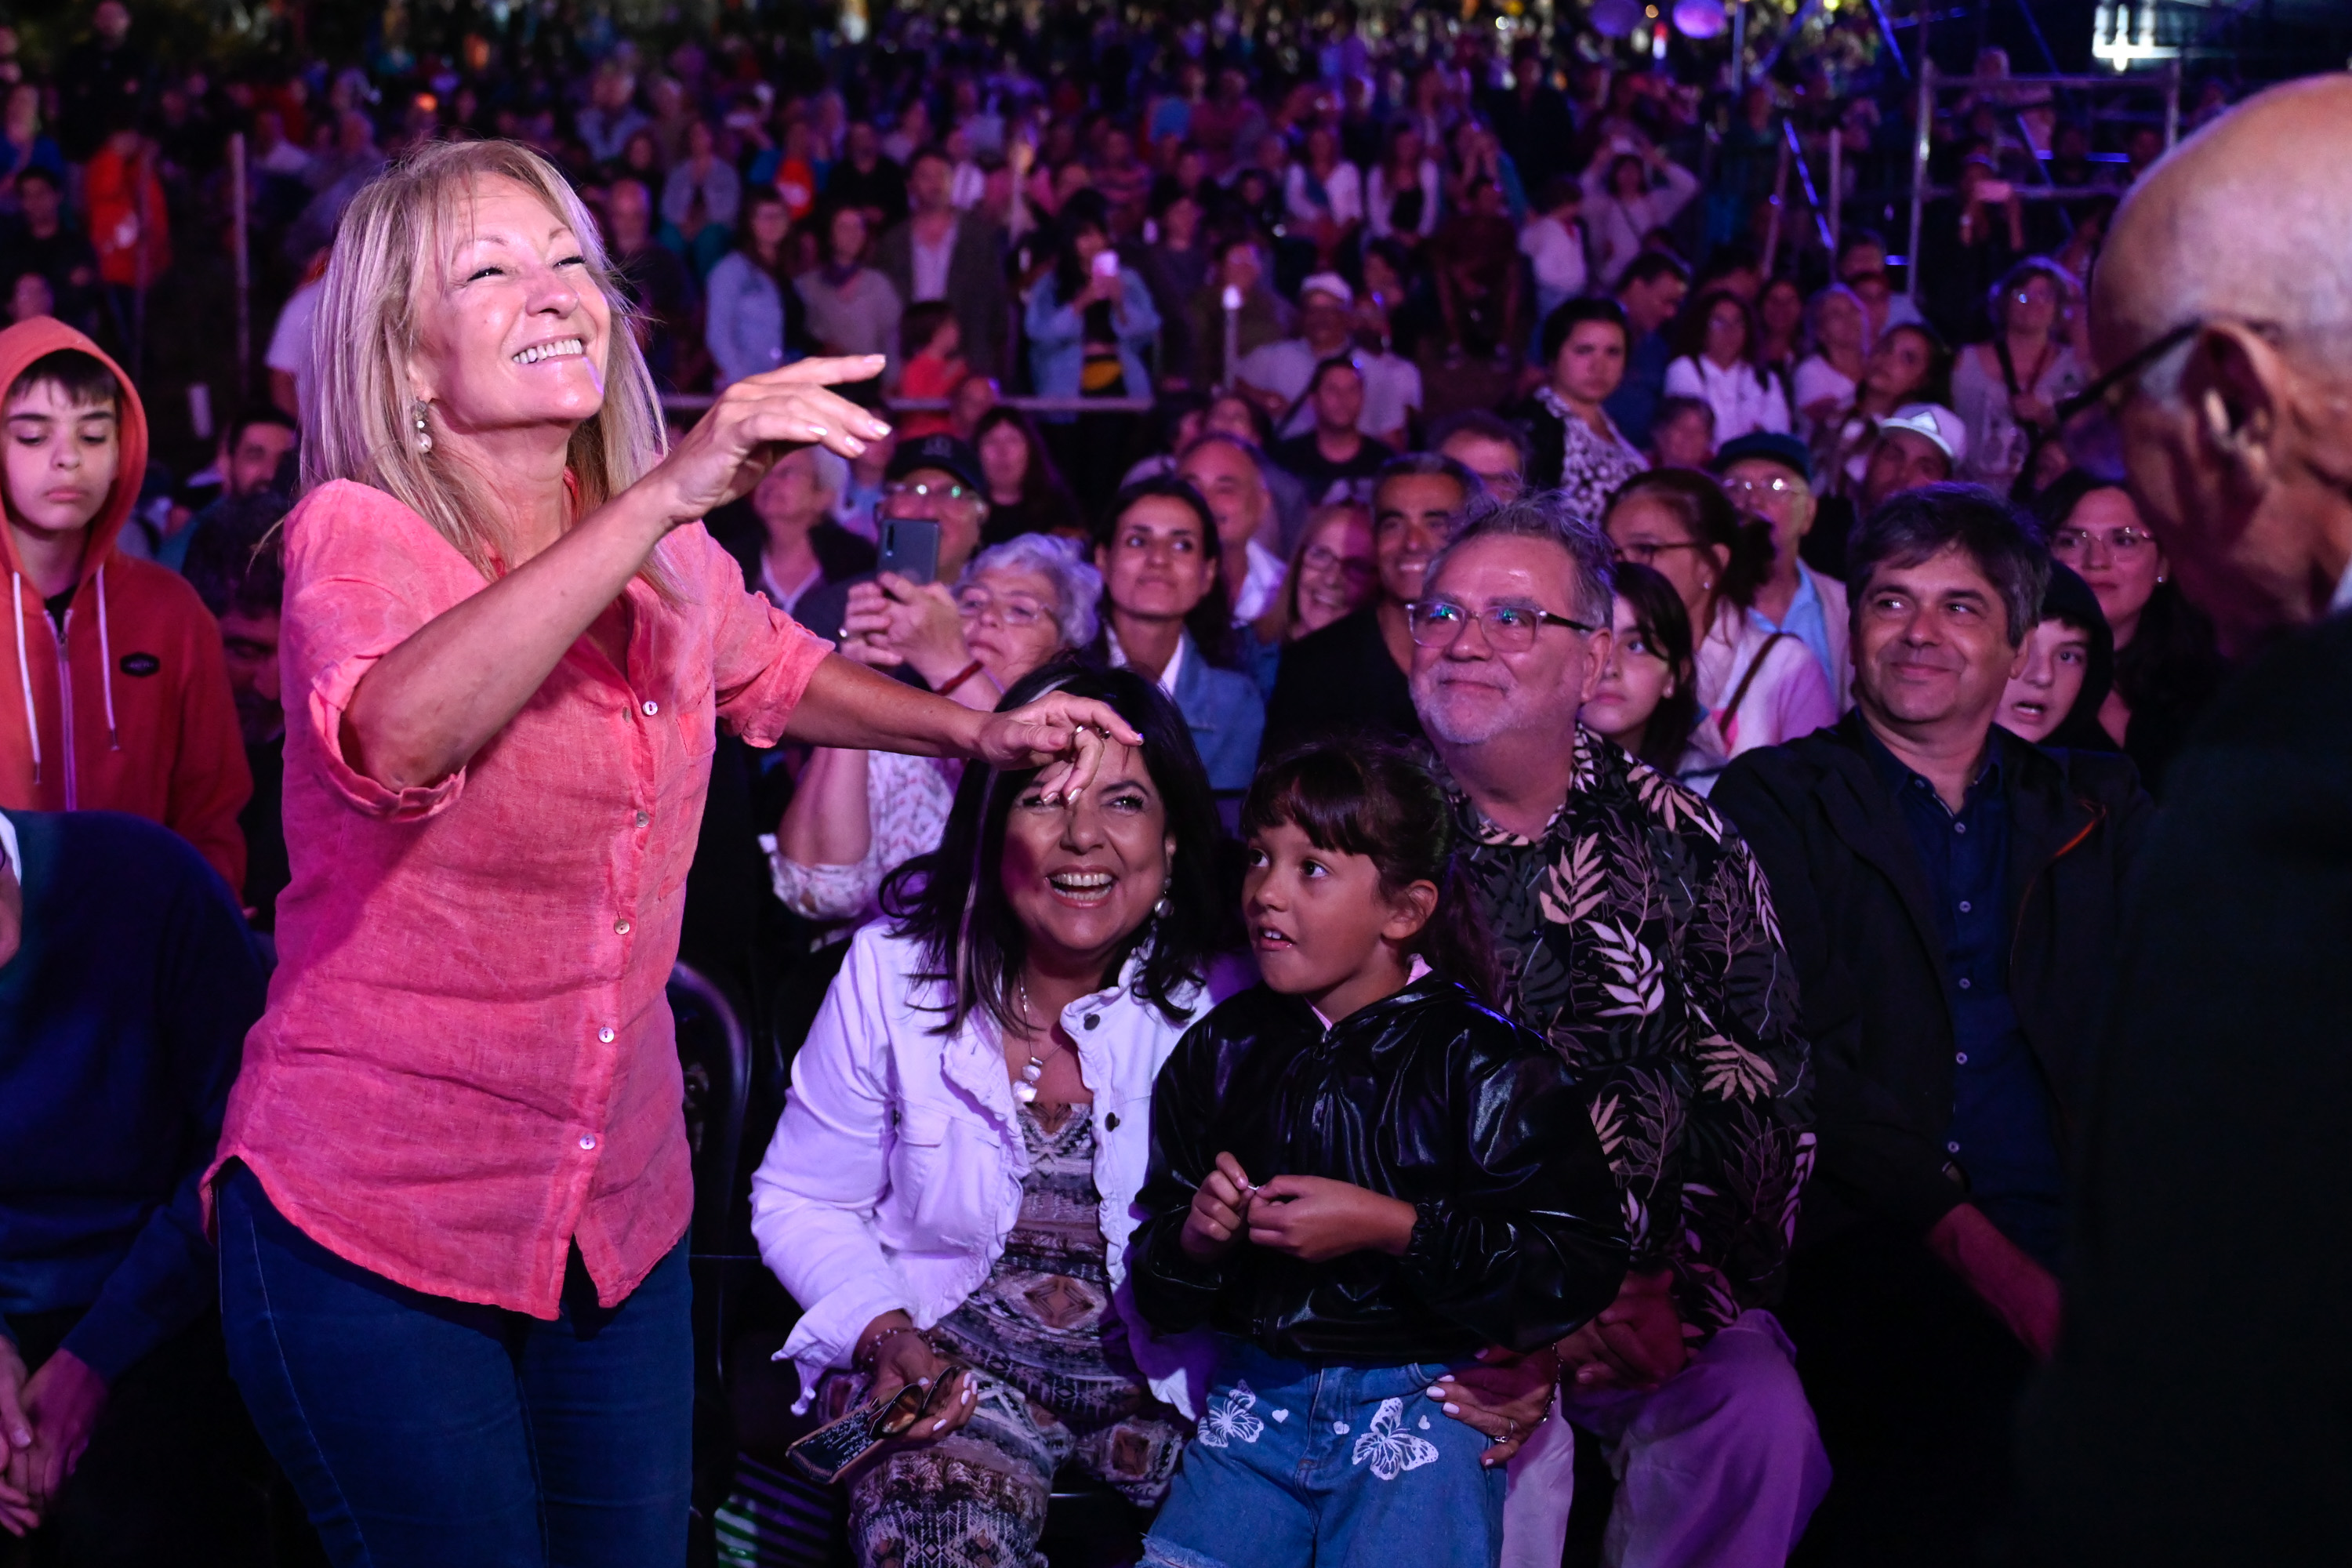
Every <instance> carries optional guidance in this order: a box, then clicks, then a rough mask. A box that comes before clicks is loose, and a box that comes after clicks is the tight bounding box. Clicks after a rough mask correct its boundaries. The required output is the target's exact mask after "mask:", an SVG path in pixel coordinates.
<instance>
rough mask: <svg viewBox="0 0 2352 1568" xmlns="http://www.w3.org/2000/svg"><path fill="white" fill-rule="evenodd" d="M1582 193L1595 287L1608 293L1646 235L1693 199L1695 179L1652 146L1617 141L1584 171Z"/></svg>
mask: <svg viewBox="0 0 2352 1568" xmlns="http://www.w3.org/2000/svg"><path fill="white" fill-rule="evenodd" d="M1653 175H1654V176H1655V177H1656V180H1657V182H1658V183H1657V184H1652V183H1651V180H1652V176H1653ZM1584 194H1585V197H1586V203H1585V221H1586V222H1587V223H1588V224H1590V225H1591V231H1592V249H1593V254H1594V256H1595V258H1597V262H1598V270H1599V272H1600V275H1601V287H1602V288H1604V289H1614V288H1615V287H1616V286H1617V279H1618V277H1619V275H1620V274H1622V272H1623V271H1624V270H1625V268H1626V266H1627V264H1628V263H1630V262H1631V261H1632V260H1633V258H1635V257H1637V256H1639V255H1641V254H1642V252H1643V250H1644V249H1645V248H1647V242H1648V237H1649V233H1650V231H1651V230H1652V229H1654V228H1664V226H1666V225H1668V224H1670V223H1672V222H1674V221H1675V215H1677V214H1678V213H1680V212H1681V211H1682V210H1683V208H1685V207H1686V206H1688V205H1690V203H1691V198H1692V197H1693V196H1696V195H1698V176H1697V175H1696V174H1692V173H1691V172H1690V171H1689V170H1688V169H1685V168H1684V167H1683V166H1682V165H1681V164H1680V163H1675V161H1674V160H1673V159H1671V158H1669V157H1667V156H1666V155H1665V154H1664V153H1663V152H1661V151H1659V150H1658V149H1657V148H1655V147H1652V148H1650V149H1649V150H1648V151H1647V152H1641V151H1637V150H1636V149H1635V148H1634V147H1633V143H1632V142H1627V141H1622V140H1621V141H1618V142H1612V143H1611V144H1610V145H1609V146H1607V147H1604V148H1602V149H1601V154H1600V156H1598V157H1596V158H1595V159H1593V161H1592V166H1591V168H1590V169H1588V170H1586V171H1585V174H1584Z"/></svg>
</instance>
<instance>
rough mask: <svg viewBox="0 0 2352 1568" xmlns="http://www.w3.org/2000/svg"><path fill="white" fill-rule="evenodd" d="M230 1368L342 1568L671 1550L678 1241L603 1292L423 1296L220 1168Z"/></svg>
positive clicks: (677, 1471) (686, 1335)
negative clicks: (624, 1284)
mask: <svg viewBox="0 0 2352 1568" xmlns="http://www.w3.org/2000/svg"><path fill="white" fill-rule="evenodd" d="M219 1215H220V1251H221V1315H222V1319H223V1321H224V1323H225V1325H226V1330H227V1336H228V1355H229V1367H230V1370H231V1371H232V1372H233V1373H235V1374H236V1382H237V1386H238V1388H239V1389H240V1390H241V1391H242V1392H243V1393H244V1394H245V1402H246V1405H247V1407H248V1408H249V1409H250V1410H251V1411H252V1413H253V1419H254V1423H255V1425H256V1426H258V1427H259V1428H260V1429H261V1434H262V1436H263V1437H264V1438H265V1439H266V1440H267V1441H268V1445H269V1450H270V1452H271V1453H272V1454H274V1455H275V1456H276V1457H277V1459H278V1463H279V1464H280V1465H281V1466H283V1467H284V1468H285V1469H286V1473H287V1475H288V1476H289V1478H291V1479H292V1480H293V1483H294V1487H295V1490H296V1491H297V1492H298V1493H299V1494H300V1496H301V1499H302V1502H303V1506H304V1508H305V1509H306V1510H308V1511H309V1513H310V1521H311V1522H312V1523H313V1524H315V1525H317V1526H318V1528H319V1533H320V1537H321V1538H322V1539H323V1540H324V1541H325V1542H326V1545H327V1550H328V1552H329V1553H330V1554H331V1556H332V1557H333V1558H334V1560H335V1562H336V1563H337V1564H339V1565H340V1568H477V1565H478V1568H606V1565H608V1564H609V1565H610V1568H623V1565H626V1568H678V1565H681V1564H683V1563H685V1561H686V1539H687V1510H688V1499H689V1492H690V1490H691V1486H692V1479H693V1474H692V1472H693V1404H694V1334H693V1324H692V1319H691V1313H690V1310H689V1309H690V1306H691V1302H692V1286H691V1285H690V1284H689V1283H688V1276H687V1266H686V1244H685V1243H684V1242H682V1241H681V1242H680V1243H679V1244H678V1245H677V1248H676V1250H674V1251H672V1252H671V1253H670V1255H669V1256H668V1257H667V1258H664V1259H663V1260H662V1262H661V1263H660V1264H659V1265H658V1266H657V1267H656V1268H655V1269H654V1271H653V1272H652V1273H651V1274H649V1275H647V1276H646V1279H645V1282H644V1283H643V1284H641V1285H639V1286H638V1287H637V1289H636V1290H635V1293H633V1294H632V1295H631V1296H630V1297H629V1299H628V1300H625V1301H623V1302H622V1303H621V1304H620V1305H619V1306H617V1307H610V1308H606V1307H599V1306H598V1305H597V1304H596V1288H595V1286H594V1285H593V1283H592V1282H591V1281H590V1280H589V1278H588V1271H587V1269H586V1268H583V1266H582V1264H581V1261H580V1254H579V1252H578V1250H577V1249H576V1248H575V1249H574V1250H573V1252H572V1262H571V1267H570V1270H569V1272H568V1273H567V1274H566V1275H565V1277H564V1282H563V1307H562V1315H561V1316H560V1317H558V1318H557V1319H556V1320H555V1321H553V1322H541V1321H538V1320H535V1319H532V1318H529V1317H525V1316H523V1315H522V1314H520V1313H519V1312H509V1311H505V1310H500V1309H499V1308H495V1307H482V1306H475V1305H471V1304H468V1303H466V1302H461V1301H452V1300H446V1299H444V1298H441V1297H437V1296H428V1295H425V1294H424V1293H423V1292H421V1291H416V1290H411V1289H406V1288H405V1287H403V1286H399V1285H395V1284H394V1283H393V1282H392V1281H391V1280H389V1279H384V1278H383V1277H382V1276H381V1275H378V1274H373V1273H371V1272H370V1271H368V1270H367V1269H364V1268H360V1267H358V1266H357V1265H356V1264H352V1263H348V1262H346V1261H344V1260H343V1259H342V1258H338V1257H336V1256H335V1255H334V1254H332V1253H331V1252H329V1251H328V1250H327V1249H326V1248H325V1247H320V1245H319V1244H318V1243H317V1242H315V1241H312V1240H311V1239H310V1237H307V1236H305V1235H303V1234H302V1233H301V1232H300V1231H299V1230H297V1229H296V1228H295V1227H294V1226H293V1225H292V1224H291V1223H290V1222H289V1221H288V1220H287V1219H286V1217H285V1216H284V1215H280V1214H279V1213H278V1211H277V1209H276V1208H275V1207H273V1206H272V1205H271V1204H270V1202H269V1198H268V1194H266V1193H265V1192H264V1191H263V1190H262V1187H261V1184H260V1182H259V1181H258V1180H257V1179H256V1178H255V1177H254V1175H253V1174H252V1173H251V1172H249V1171H247V1170H246V1169H245V1168H244V1167H243V1166H241V1165H240V1166H235V1167H233V1168H232V1172H231V1173H230V1175H229V1176H228V1178H227V1179H226V1181H225V1182H224V1183H223V1184H222V1188H221V1193H220V1204H219Z"/></svg>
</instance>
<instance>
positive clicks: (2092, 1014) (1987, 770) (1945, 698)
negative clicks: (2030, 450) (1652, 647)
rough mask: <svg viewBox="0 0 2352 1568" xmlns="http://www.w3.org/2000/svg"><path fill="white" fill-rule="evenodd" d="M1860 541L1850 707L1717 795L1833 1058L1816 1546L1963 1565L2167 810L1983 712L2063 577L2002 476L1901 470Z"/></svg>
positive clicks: (1872, 1559) (1805, 1216)
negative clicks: (2135, 890) (2137, 896)
mask: <svg viewBox="0 0 2352 1568" xmlns="http://www.w3.org/2000/svg"><path fill="white" fill-rule="evenodd" d="M2048 578H2049V557H2048V555H2047V553H2046V552H2044V551H2043V550H2042V546H2041V544H2040V542H2039V541H2038V540H2037V539H2036V538H2035V537H2034V535H2033V534H2032V531H2031V525H2030V524H2028V523H2027V522H2025V521H2023V520H2022V519H2021V517H2020V516H2019V515H2018V514H2017V513H2016V512H2015V511H2014V510H2012V509H2011V508H2010V507H2009V506H2008V505H2007V504H2006V503H2004V502H2003V501H2001V500H2000V499H1999V498H1998V497H1996V496H1994V495H1993V494H1992V493H1991V492H1990V491H1989V490H1983V489H1977V488H1975V487H1973V486H1963V485H1931V486H1928V487H1927V488H1925V489H1918V490H1913V491H1909V492H1906V494H1904V495H1901V496H1898V497H1896V498H1895V499H1894V500H1889V501H1888V502H1886V503H1885V505H1883V506H1882V507H1880V508H1879V510H1877V511H1875V512H1874V513H1872V514H1871V516H1870V518H1869V519H1868V520H1867V521H1866V522H1865V523H1864V527H1863V529H1862V531H1861V534H1860V536H1859V537H1858V538H1857V539H1856V540H1855V542H1854V546H1853V574H1852V577H1851V579H1850V583H1851V588H1850V606H1851V609H1850V615H1851V621H1852V646H1853V668H1854V678H1853V689H1854V700H1855V703H1856V707H1855V710H1854V711H1853V712H1852V713H1850V714H1848V715H1847V716H1846V718H1845V719H1844V720H1843V721H1841V722H1840V723H1839V724H1838V725H1837V726H1836V727H1834V728H1832V729H1829V730H1823V731H1818V732H1816V733H1815V734H1813V735H1811V736H1808V737H1806V738H1805V739H1803V740H1801V741H1798V742H1792V743H1791V744H1789V745H1786V746H1780V747H1773V748H1769V749H1767V750H1763V751H1758V752H1749V753H1748V754H1747V755H1746V756H1743V757H1741V758H1739V759H1738V761H1737V762H1735V763H1733V764H1732V765H1731V767H1730V768H1729V769H1727V771H1726V772H1725V773H1724V774H1723V777H1722V779H1721V780H1720V781H1719V782H1718V783H1717V786H1716V789H1715V794H1714V796H1713V804H1714V805H1716V806H1717V808H1718V809H1719V810H1721V811H1722V812H1723V813H1724V815H1725V816H1728V817H1729V818H1730V819H1731V820H1732V821H1733V822H1734V823H1735V824H1737V825H1738V827H1739V830H1740V832H1741V834H1742V835H1743V836H1745V837H1746V838H1747V839H1748V844H1749V846H1750V847H1751V848H1752V849H1753V850H1754V852H1755V856H1756V859H1757V863H1758V864H1759V866H1760V867H1761V868H1763V871H1764V873H1765V876H1766V878H1767V879H1768V880H1769V883H1770V885H1771V889H1772V902H1773V905H1774V907H1775V909H1776V910H1778V911H1779V914H1780V928H1781V931H1782V932H1783V933H1784V935H1785V937H1786V940H1787V942H1788V947H1789V955H1790V959H1791V961H1792V962H1793V963H1795V964H1796V967H1797V982H1798V984H1797V989H1798V994H1799V996H1800V998H1801V1012H1802V1015H1803V1018H1802V1026H1803V1029H1804V1032H1805V1033H1806V1034H1807V1035H1808V1036H1809V1037H1811V1041H1812V1046H1813V1063H1814V1070H1815V1072H1816V1074H1817V1075H1818V1083H1819V1089H1818V1091H1817V1100H1816V1103H1817V1105H1818V1107H1819V1130H1820V1140H1821V1144H1820V1147H1821V1156H1820V1159H1819V1161H1818V1163H1816V1165H1815V1167H1814V1171H1813V1176H1812V1180H1811V1183H1810V1184H1808V1186H1807V1188H1806V1191H1805V1194H1804V1200H1803V1202H1804V1208H1803V1212H1802V1214H1801V1216H1800V1219H1799V1223H1798V1231H1797V1247H1796V1251H1795V1253H1794V1255H1793V1257H1792V1258H1791V1260H1790V1281H1789V1294H1788V1298H1787V1300H1785V1301H1784V1302H1783V1304H1782V1307H1781V1314H1780V1315H1781V1318H1782V1321H1784V1322H1786V1323H1787V1324H1788V1325H1789V1331H1790V1335H1791V1336H1792V1337H1793V1338H1794V1339H1795V1341H1796V1342H1797V1345H1798V1347H1799V1350H1798V1357H1797V1370H1798V1372H1799V1373H1800V1375H1801V1376H1802V1377H1803V1379H1804V1381H1805V1390H1806V1394H1807V1395H1808V1396H1809V1397H1810V1399H1811V1402H1812V1405H1813V1409H1814V1413H1815V1415H1817V1417H1818V1418H1819V1420H1820V1423H1821V1430H1822V1442H1823V1444H1824V1446H1825V1447H1827V1448H1828V1449H1829V1453H1830V1462H1831V1465H1832V1468H1833V1469H1834V1471H1835V1476H1836V1479H1834V1480H1833V1481H1832V1484H1831V1488H1830V1493H1829V1496H1828V1498H1827V1499H1826V1500H1824V1501H1823V1503H1822V1507H1821V1509H1820V1510H1819V1511H1818V1512H1816V1513H1815V1514H1814V1516H1813V1520H1812V1523H1811V1529H1810V1530H1809V1531H1808V1533H1807V1535H1806V1539H1805V1543H1804V1548H1803V1553H1802V1559H1803V1561H1805V1562H1806V1563H1906V1564H1937V1563H1950V1564H1959V1563H1972V1562H1974V1561H1975V1560H1976V1553H1977V1551H1978V1547H1979V1538H1980V1533H1981V1531H1982V1530H1983V1527H1984V1526H1985V1524H1986V1522H1987V1521H1989V1520H1990V1518H1991V1517H1992V1516H1993V1515H1994V1513H1995V1512H1996V1511H1997V1510H1998V1509H1999V1507H2000V1492H2001V1487H2002V1484H2003V1478H2004V1476H2005V1474H2006V1466H2007V1455H2008V1442H2009V1437H2008V1434H2009V1430H2010V1427H2011V1425H2012V1423H2013V1420H2014V1415H2015V1406H2016V1402H2017V1398H2018V1395H2019V1394H2020V1393H2021V1389H2022V1387H2023V1384H2024V1382H2025V1380H2026V1378H2027V1376H2028V1374H2029V1373H2031V1372H2032V1367H2033V1365H2034V1363H2036V1361H2038V1360H2040V1359H2042V1358H2045V1357H2047V1356H2048V1355H2049V1353H2050V1350H2051V1347H2052V1344H2053V1342H2054V1341H2055V1339H2056V1336H2057V1331H2058V1321H2059V1291H2058V1284H2057V1280H2056V1278H2055V1265H2056V1262H2057V1259H2058V1256H2059V1253H2060V1250H2061V1238H2062V1236H2063V1219H2062V1216H2063V1209H2064V1205H2065V1199H2066V1194H2065V1184H2064V1180H2063V1172H2064V1154H2065V1150H2064V1147H2063V1132H2064V1129H2065V1128H2066V1127H2067V1125H2068V1124H2069V1122H2070V1121H2071V1120H2072V1118H2073V1116H2074V1115H2075V1114H2077V1113H2079V1111H2080V1110H2081V1109H2082V1107H2083V1105H2084V1101H2085V1100H2086V1099H2087V1097H2088V1089H2089V1075H2090V1062H2091V1055H2092V1046H2093V1042H2094V1040H2095V1037H2096V1033H2097V1029H2098V1025H2099V1019H2100V1013H2101V1006H2102V1000H2103V996H2104V993H2105V986H2106V982H2107V980H2108V978H2109V976H2110V975H2111V974H2112V973H2113V970H2114V964H2115V954H2116V950H2117V945H2118V943H2117V933H2118V931H2119V925H2120V911H2121V908H2122V901H2123V898H2122V890H2123V887H2124V883H2125V879H2126V876H2127V875H2128V873H2129V870H2130V867H2131V862H2132V859H2133V857H2134V855H2135V854H2136V852H2137V847H2138V844H2139V842H2140V840H2141V838H2142V837H2144V835H2145V833H2146V830H2147V822H2148V818H2149V816H2150V813H2151V808H2150V807H2149V805H2148V804H2147V796H2146V795H2144V794H2142V793H2141V791H2140V789H2139V786H2138V784H2137V779H2136V777H2135V776H2134V774H2133V773H2132V771H2131V767H2130V764H2129V763H2127V762H2126V761H2124V760H2123V759H2121V758H2117V757H2110V756H2103V755H2094V754H2091V753H2083V752H2044V751H2042V750H2040V749H2038V748H2036V747H2034V746H2032V745H2029V744H2028V743H2026V742H2023V741H2021V740H2019V739H2018V738H2017V737H2016V736H2014V735H2011V734H2010V733H2009V732H2008V731H2004V730H2000V729H1998V728H1996V727H1995V726H1994V722H1993V720H1994V715H1995V714H1996V713H1997V712H1998V710H1999V709H2000V700H2001V696H2002V693H2003V690H2004V689H2005V688H2006V686H2007V684H2008V681H2009V679H2010V676H2011V672H2012V671H2013V670H2014V669H2016V668H2018V667H2019V666H2021V663H2022V662H2023V645H2024V640H2025V637H2026V635H2027V633H2028V632H2030V631H2031V630H2032V627H2033V625H2034V623H2035V621H2036V620H2037V619H2038V618H2039V612H2040V607H2041V600H2042V589H2043V587H2044V585H2045V584H2047V582H2048Z"/></svg>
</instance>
